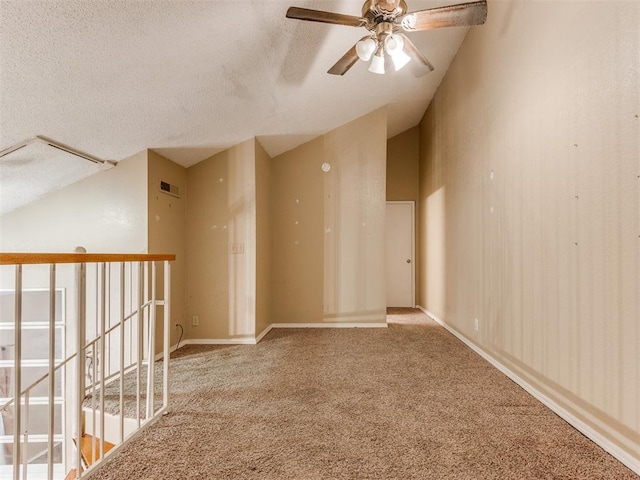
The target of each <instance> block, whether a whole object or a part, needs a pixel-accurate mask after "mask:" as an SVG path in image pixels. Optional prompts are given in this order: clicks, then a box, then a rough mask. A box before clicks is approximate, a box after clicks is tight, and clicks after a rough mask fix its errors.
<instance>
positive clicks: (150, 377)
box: [147, 262, 156, 419]
mask: <svg viewBox="0 0 640 480" xmlns="http://www.w3.org/2000/svg"><path fill="white" fill-rule="evenodd" d="M150 263H151V307H150V308H151V310H150V312H149V330H148V335H149V367H148V370H147V419H149V418H151V417H152V416H153V410H154V398H153V397H154V393H155V392H154V380H155V371H154V365H155V361H154V360H155V352H156V262H150ZM148 265H149V262H147V267H148ZM147 271H148V268H147Z"/></svg>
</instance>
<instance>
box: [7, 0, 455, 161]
mask: <svg viewBox="0 0 640 480" xmlns="http://www.w3.org/2000/svg"><path fill="white" fill-rule="evenodd" d="M407 2H408V4H409V10H420V9H423V8H431V7H434V6H440V5H446V4H451V3H459V2H456V1H455V0H454V1H446V0H444V1H433V0H407ZM290 5H296V6H301V7H306V8H315V9H320V10H331V11H337V12H340V13H346V14H351V15H359V14H360V8H361V3H360V2H357V1H346V0H342V1H339V0H335V1H330V0H326V1H321V0H251V1H250V0H203V1H196V0H154V1H150V0H95V1H86V0H61V1H55V0H42V1H37V0H36V1H29V2H27V1H24V0H0V112H1V117H0V150H2V149H3V148H7V147H9V146H11V145H12V144H14V143H17V142H20V141H21V140H24V139H26V138H29V137H33V136H35V135H45V136H47V137H50V138H53V139H55V140H57V141H59V142H63V143H65V144H67V145H70V146H73V147H75V148H78V149H80V150H82V151H85V152H88V153H90V154H92V155H94V156H96V157H99V158H103V159H110V160H116V161H119V160H122V159H124V158H126V157H128V156H130V155H132V154H134V153H137V152H139V151H141V150H143V149H145V148H153V149H155V150H157V151H158V152H159V153H161V154H163V155H165V156H166V157H168V158H171V159H172V160H174V161H176V162H177V163H180V164H182V165H184V166H189V165H192V164H194V163H197V162H198V161H200V160H202V159H204V158H207V157H208V156H210V155H212V154H213V153H216V152H217V151H220V150H222V149H224V148H227V147H229V146H231V145H234V144H236V143H238V142H241V141H243V140H246V139H247V138H251V137H253V136H257V137H258V139H259V140H260V142H261V143H262V145H263V146H264V147H265V149H266V150H267V152H268V153H269V154H270V155H272V156H275V155H277V154H279V153H282V152H284V151H287V150H289V149H291V148H293V147H295V146H297V145H299V144H301V143H303V142H305V141H307V140H310V139H312V138H314V137H315V136H317V135H319V134H322V133H325V132H327V131H329V130H331V129H333V128H335V127H337V126H339V125H342V124H344V123H347V122H349V121H351V120H353V119H355V118H357V117H359V116H362V115H364V114H366V113H368V112H370V111H373V110H375V109H377V108H379V107H382V106H385V105H386V106H388V125H389V137H391V136H393V135H395V134H398V133H400V132H402V131H404V130H405V129H407V128H410V127H412V126H414V125H416V124H417V123H418V122H419V121H420V118H421V117H422V115H423V114H424V111H425V109H426V107H427V105H428V103H429V101H430V100H431V98H432V96H433V94H434V92H435V90H436V88H437V86H438V85H439V83H440V80H441V79H442V76H443V75H444V73H445V71H446V69H447V68H448V66H449V64H450V62H451V60H452V58H453V56H454V55H455V53H456V51H457V50H458V47H459V46H460V43H461V42H462V40H463V39H464V36H465V35H466V32H467V29H466V28H449V29H442V30H435V31H429V32H417V33H412V34H410V36H411V38H412V40H413V41H414V43H415V44H416V45H417V47H418V48H419V49H420V50H421V51H422V52H423V53H424V54H425V56H426V57H427V58H428V59H429V60H430V61H431V63H432V64H433V65H434V67H435V71H434V72H432V73H431V74H429V75H427V76H425V77H422V78H419V79H416V78H414V77H413V76H412V75H411V73H410V72H409V69H404V70H402V71H400V72H397V73H396V72H393V73H388V74H387V75H384V76H379V75H375V74H372V73H369V72H368V71H367V65H366V64H363V63H362V62H359V63H358V64H357V65H356V66H354V67H353V68H352V69H351V71H349V72H348V73H347V74H346V75H345V76H344V77H339V76H332V75H328V74H327V73H326V71H327V70H328V69H329V68H330V67H331V66H332V65H333V63H335V62H336V61H337V60H338V59H339V58H340V57H341V56H342V55H343V54H344V53H345V52H346V51H347V50H348V49H349V48H350V47H351V46H352V45H353V44H354V43H355V42H356V41H357V40H358V39H360V38H361V37H362V36H363V35H364V34H365V33H366V32H365V30H364V29H362V28H353V27H345V26H334V25H326V24H319V23H310V22H302V21H298V20H291V19H287V18H285V13H286V10H287V7H288V6H290Z"/></svg>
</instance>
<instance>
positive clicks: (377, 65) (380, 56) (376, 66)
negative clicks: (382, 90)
mask: <svg viewBox="0 0 640 480" xmlns="http://www.w3.org/2000/svg"><path fill="white" fill-rule="evenodd" d="M369 71H370V72H371V73H377V74H379V75H384V48H382V45H380V46H379V47H378V51H377V52H376V54H375V55H374V56H373V60H371V65H370V66H369Z"/></svg>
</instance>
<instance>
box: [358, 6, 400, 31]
mask: <svg viewBox="0 0 640 480" xmlns="http://www.w3.org/2000/svg"><path fill="white" fill-rule="evenodd" d="M406 12H407V2H405V0H400V1H397V0H367V1H366V2H364V5H362V18H365V19H366V20H367V24H368V25H371V26H372V27H375V25H377V24H378V23H381V22H393V21H394V20H395V19H396V18H397V17H399V16H400V15H404V14H405V13H406ZM370 30H372V28H370Z"/></svg>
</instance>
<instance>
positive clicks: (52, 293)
mask: <svg viewBox="0 0 640 480" xmlns="http://www.w3.org/2000/svg"><path fill="white" fill-rule="evenodd" d="M55 357H56V265H55V263H52V264H51V266H50V268H49V426H48V427H49V434H48V436H47V479H48V480H53V435H54V434H55V409H54V407H55V386H56V376H55V371H54V368H55Z"/></svg>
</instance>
